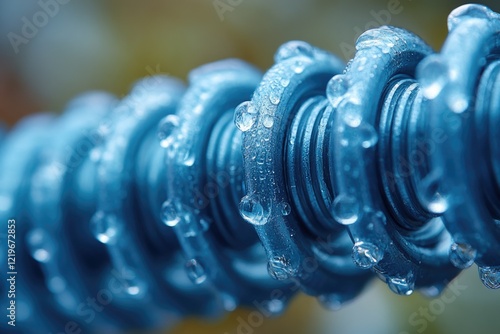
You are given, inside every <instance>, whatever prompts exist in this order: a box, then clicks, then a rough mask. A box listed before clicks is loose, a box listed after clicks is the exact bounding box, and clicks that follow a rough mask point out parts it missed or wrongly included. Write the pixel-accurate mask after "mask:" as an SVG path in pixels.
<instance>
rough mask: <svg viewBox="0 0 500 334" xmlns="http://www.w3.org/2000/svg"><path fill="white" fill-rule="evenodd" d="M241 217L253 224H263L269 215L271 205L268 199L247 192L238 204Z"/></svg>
mask: <svg viewBox="0 0 500 334" xmlns="http://www.w3.org/2000/svg"><path fill="white" fill-rule="evenodd" d="M239 209H240V213H241V215H242V217H243V218H244V219H245V220H246V221H247V222H249V223H251V224H253V225H264V224H266V223H267V221H268V220H269V216H270V215H271V205H270V203H269V201H268V200H266V199H263V198H261V197H260V196H259V195H257V194H249V195H246V196H244V197H243V198H242V199H241V202H240V205H239Z"/></svg>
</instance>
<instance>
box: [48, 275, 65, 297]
mask: <svg viewBox="0 0 500 334" xmlns="http://www.w3.org/2000/svg"><path fill="white" fill-rule="evenodd" d="M47 283H48V284H47V287H48V288H49V290H50V291H51V292H52V293H55V294H58V293H61V292H63V291H64V290H65V289H66V281H65V280H64V278H62V277H60V276H54V277H52V278H51V279H49V280H48V282H47Z"/></svg>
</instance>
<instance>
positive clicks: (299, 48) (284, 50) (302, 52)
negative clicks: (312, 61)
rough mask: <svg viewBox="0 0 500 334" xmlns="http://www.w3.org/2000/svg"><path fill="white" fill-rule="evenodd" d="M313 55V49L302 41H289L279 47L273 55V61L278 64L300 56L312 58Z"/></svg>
mask: <svg viewBox="0 0 500 334" xmlns="http://www.w3.org/2000/svg"><path fill="white" fill-rule="evenodd" d="M313 55H314V48H313V47H312V46H311V45H309V44H307V43H305V42H302V41H291V42H288V43H285V44H283V45H282V46H280V48H279V49H278V51H277V52H276V54H275V55H274V60H275V61H276V62H277V63H278V62H281V61H283V60H286V59H290V58H294V57H300V56H303V57H309V58H312V57H313Z"/></svg>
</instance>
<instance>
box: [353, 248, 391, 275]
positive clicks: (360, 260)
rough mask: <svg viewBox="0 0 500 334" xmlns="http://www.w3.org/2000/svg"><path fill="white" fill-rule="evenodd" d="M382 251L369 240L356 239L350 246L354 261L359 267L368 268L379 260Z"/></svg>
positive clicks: (382, 254) (381, 256)
mask: <svg viewBox="0 0 500 334" xmlns="http://www.w3.org/2000/svg"><path fill="white" fill-rule="evenodd" d="M383 256H384V253H383V252H382V251H381V250H380V249H379V248H378V247H377V246H375V245H374V244H372V243H370V242H363V241H358V242H356V243H355V244H354V247H353V248H352V258H353V260H354V263H356V265H357V266H358V267H360V268H363V269H369V268H372V267H373V266H374V265H376V264H377V263H379V262H380V260H382V258H383Z"/></svg>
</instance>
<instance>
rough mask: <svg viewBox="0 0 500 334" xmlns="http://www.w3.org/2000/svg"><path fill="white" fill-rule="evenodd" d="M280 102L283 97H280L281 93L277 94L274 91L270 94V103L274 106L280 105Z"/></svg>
mask: <svg viewBox="0 0 500 334" xmlns="http://www.w3.org/2000/svg"><path fill="white" fill-rule="evenodd" d="M280 100H281V97H280V95H279V93H278V92H276V90H275V89H273V90H272V91H271V92H270V93H269V101H271V103H272V104H278V103H280Z"/></svg>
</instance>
